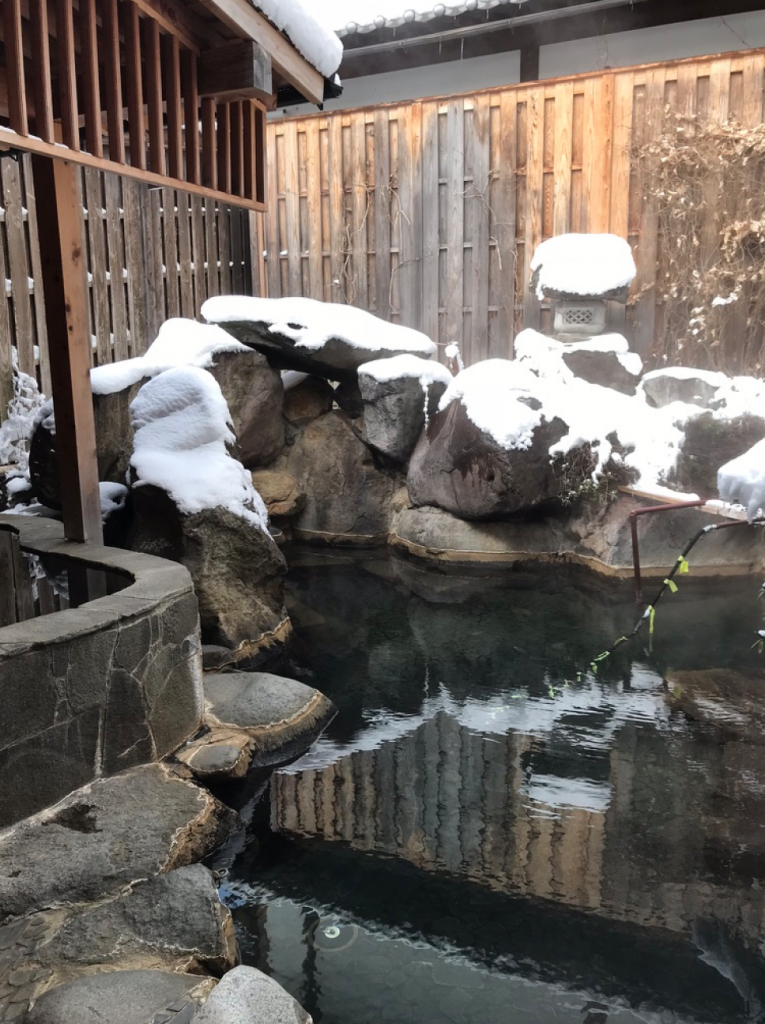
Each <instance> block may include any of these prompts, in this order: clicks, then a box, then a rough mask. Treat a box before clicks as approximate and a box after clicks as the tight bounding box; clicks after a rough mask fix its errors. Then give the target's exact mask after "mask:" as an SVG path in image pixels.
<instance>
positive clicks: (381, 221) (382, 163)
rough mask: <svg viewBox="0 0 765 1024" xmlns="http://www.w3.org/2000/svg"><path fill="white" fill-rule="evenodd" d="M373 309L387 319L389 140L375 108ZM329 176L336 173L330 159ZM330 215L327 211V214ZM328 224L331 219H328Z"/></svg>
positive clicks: (383, 114)
mask: <svg viewBox="0 0 765 1024" xmlns="http://www.w3.org/2000/svg"><path fill="white" fill-rule="evenodd" d="M374 140H375V193H374V195H375V308H376V309H377V315H378V316H379V317H382V318H383V320H389V319H390V196H391V190H390V139H389V134H388V110H387V109H385V108H383V109H378V110H375V120H374ZM329 173H330V176H332V175H334V174H335V173H336V170H335V168H334V167H333V166H332V162H331V161H330V171H329ZM331 216H332V214H331V212H330V217H331ZM330 225H331V222H330Z"/></svg>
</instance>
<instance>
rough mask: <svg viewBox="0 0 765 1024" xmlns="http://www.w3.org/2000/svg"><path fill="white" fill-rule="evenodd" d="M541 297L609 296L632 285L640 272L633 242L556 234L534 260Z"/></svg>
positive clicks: (543, 243) (534, 271)
mask: <svg viewBox="0 0 765 1024" xmlns="http://www.w3.org/2000/svg"><path fill="white" fill-rule="evenodd" d="M531 272H532V274H534V273H536V283H537V298H538V299H540V300H541V299H543V298H544V297H545V294H546V293H548V292H557V293H560V294H564V295H581V296H593V297H597V296H600V295H607V294H608V293H609V292H615V291H619V290H620V289H622V288H626V287H628V286H629V284H630V282H631V281H632V279H633V278H634V277H635V274H636V273H637V270H636V268H635V260H634V259H633V257H632V249H631V248H630V244H629V242H627V241H625V240H624V239H623V238H619V237H618V235H586V234H570V235H556V236H555V237H554V238H548V239H546V240H545V241H544V242H542V243H541V244H540V245H538V246H537V248H536V251H535V253H534V255H533V257H532V260H531Z"/></svg>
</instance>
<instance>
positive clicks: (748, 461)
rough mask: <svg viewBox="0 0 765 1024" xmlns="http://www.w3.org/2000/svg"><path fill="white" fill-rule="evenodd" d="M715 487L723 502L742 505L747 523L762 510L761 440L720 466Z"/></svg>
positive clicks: (764, 469) (764, 454) (764, 465)
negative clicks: (744, 507)
mask: <svg viewBox="0 0 765 1024" xmlns="http://www.w3.org/2000/svg"><path fill="white" fill-rule="evenodd" d="M717 489H718V490H719V492H720V497H721V498H722V499H723V501H730V502H740V503H741V504H742V505H744V506H746V515H747V518H748V519H749V521H750V522H751V521H752V520H753V519H756V518H757V517H758V516H759V515H762V510H763V509H765V439H763V440H762V441H758V442H757V444H756V445H754V446H753V447H752V448H750V449H749V451H747V452H744V454H743V455H739V456H738V458H735V459H731V461H730V462H726V463H725V465H724V466H721V467H720V469H719V470H718V472H717Z"/></svg>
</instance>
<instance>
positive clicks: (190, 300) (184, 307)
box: [178, 191, 198, 318]
mask: <svg viewBox="0 0 765 1024" xmlns="http://www.w3.org/2000/svg"><path fill="white" fill-rule="evenodd" d="M191 259H192V257H191V222H190V220H189V197H188V194H187V193H186V192H181V191H179V192H178V260H179V262H180V264H181V273H180V279H181V316H188V317H191V318H193V317H195V316H196V314H197V312H198V311H197V309H196V308H195V306H194V282H193V278H192V273H191Z"/></svg>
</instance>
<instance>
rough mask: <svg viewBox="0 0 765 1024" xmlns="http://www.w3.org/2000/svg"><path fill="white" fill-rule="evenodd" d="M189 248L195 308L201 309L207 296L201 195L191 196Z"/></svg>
mask: <svg viewBox="0 0 765 1024" xmlns="http://www.w3.org/2000/svg"><path fill="white" fill-rule="evenodd" d="M189 201H190V203H191V249H192V259H193V263H194V295H195V299H196V308H197V309H201V307H202V303H203V302H204V301H205V299H206V298H207V294H208V293H207V277H206V275H205V223H204V213H203V211H202V197H201V196H191V197H190V200H189Z"/></svg>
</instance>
